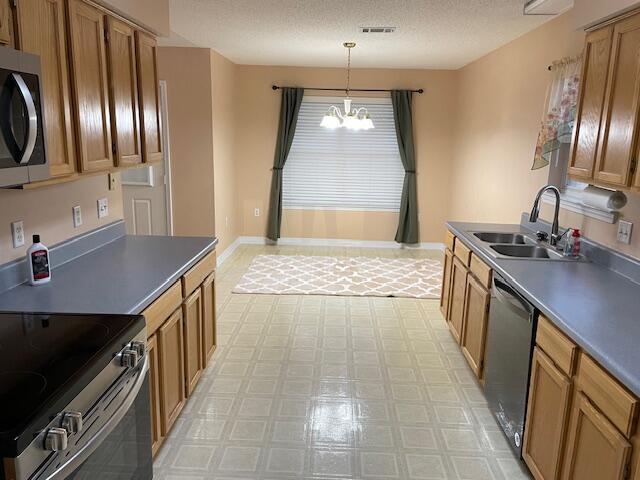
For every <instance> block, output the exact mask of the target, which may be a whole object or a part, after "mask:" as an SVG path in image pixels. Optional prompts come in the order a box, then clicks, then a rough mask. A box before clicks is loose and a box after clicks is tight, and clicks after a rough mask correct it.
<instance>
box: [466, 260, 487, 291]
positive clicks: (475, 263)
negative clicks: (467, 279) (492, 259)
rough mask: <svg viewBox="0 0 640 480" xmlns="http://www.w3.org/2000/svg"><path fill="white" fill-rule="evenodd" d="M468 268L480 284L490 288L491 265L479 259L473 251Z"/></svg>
mask: <svg viewBox="0 0 640 480" xmlns="http://www.w3.org/2000/svg"><path fill="white" fill-rule="evenodd" d="M470 270H471V273H473V274H474V275H475V277H476V278H477V279H478V281H479V282H480V284H482V286H484V287H486V288H491V272H492V270H491V267H489V265H487V264H486V263H484V262H483V261H482V260H480V259H479V258H478V257H477V255H476V254H475V253H472V254H471V266H470Z"/></svg>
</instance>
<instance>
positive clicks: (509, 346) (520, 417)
mask: <svg viewBox="0 0 640 480" xmlns="http://www.w3.org/2000/svg"><path fill="white" fill-rule="evenodd" d="M537 322H538V311H537V310H536V309H535V307H534V306H533V305H531V304H530V303H529V302H528V301H527V300H525V299H524V297H522V295H520V294H519V293H518V292H516V291H515V290H514V289H513V288H512V287H511V286H509V285H508V284H507V283H506V282H505V280H504V279H503V278H501V277H500V276H499V275H496V274H495V273H494V278H493V286H492V289H491V309H490V313H489V327H488V330H487V343H486V352H485V386H484V391H485V395H486V398H487V402H488V403H489V408H490V409H491V411H492V412H493V414H494V416H495V417H496V419H497V420H498V423H499V424H500V426H501V427H502V430H503V431H504V433H505V435H506V436H507V439H508V441H509V444H510V445H511V448H512V449H513V450H514V451H515V452H516V454H517V455H518V457H520V458H521V457H522V439H523V438H524V437H523V432H524V421H525V414H526V408H527V396H528V390H529V374H530V372H531V356H532V354H533V341H534V335H535V330H536V327H537Z"/></svg>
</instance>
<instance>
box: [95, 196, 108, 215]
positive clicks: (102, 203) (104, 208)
mask: <svg viewBox="0 0 640 480" xmlns="http://www.w3.org/2000/svg"><path fill="white" fill-rule="evenodd" d="M107 215H109V200H107V199H106V198H101V199H100V200H98V218H104V217H106V216H107Z"/></svg>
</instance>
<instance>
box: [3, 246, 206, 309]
mask: <svg viewBox="0 0 640 480" xmlns="http://www.w3.org/2000/svg"><path fill="white" fill-rule="evenodd" d="M216 244H217V239H215V238H211V237H162V236H132V235H124V236H120V237H119V238H116V239H115V240H113V241H110V242H109V243H106V244H104V245H102V246H100V247H99V248H97V249H95V250H93V251H90V252H88V253H85V254H83V255H81V256H79V257H78V258H75V259H73V260H71V261H69V262H67V263H65V264H63V265H60V266H58V267H55V268H54V269H53V271H52V276H51V282H50V283H48V284H46V285H41V286H37V287H31V286H29V285H28V284H22V285H18V286H17V287H14V288H12V289H10V290H8V291H5V292H3V293H2V294H0V311H12V312H16V311H18V312H56V313H113V314H129V313H140V312H142V310H144V309H145V307H147V306H148V305H149V304H151V303H152V302H153V301H154V300H155V299H156V298H158V297H159V296H160V295H161V294H162V293H163V292H164V291H165V290H166V289H167V288H169V287H170V286H171V285H172V284H173V283H174V282H175V281H176V280H178V279H179V278H180V277H181V276H182V275H183V274H184V273H185V272H186V271H187V270H189V269H190V268H191V267H192V266H194V265H195V264H196V263H197V262H198V261H199V260H200V259H201V258H202V257H204V256H205V255H206V254H207V253H208V252H210V251H211V250H213V249H214V248H215V246H216Z"/></svg>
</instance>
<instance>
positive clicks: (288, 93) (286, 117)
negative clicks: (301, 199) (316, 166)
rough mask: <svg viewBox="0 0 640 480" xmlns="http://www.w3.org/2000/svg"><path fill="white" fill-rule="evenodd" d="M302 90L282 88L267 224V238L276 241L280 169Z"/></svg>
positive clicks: (280, 213) (282, 166)
mask: <svg viewBox="0 0 640 480" xmlns="http://www.w3.org/2000/svg"><path fill="white" fill-rule="evenodd" d="M303 95H304V89H302V88H283V89H282V102H281V104H280V125H279V126H278V139H277V142H276V153H275V156H274V157H273V168H272V173H271V196H270V197H269V220H268V223H267V238H269V239H271V240H273V241H276V240H278V238H280V224H281V223H282V169H283V168H284V164H285V162H286V161H287V156H289V151H290V150H291V144H292V143H293V135H294V134H295V132H296V124H297V123H298V113H299V112H300V104H301V103H302V96H303Z"/></svg>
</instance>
